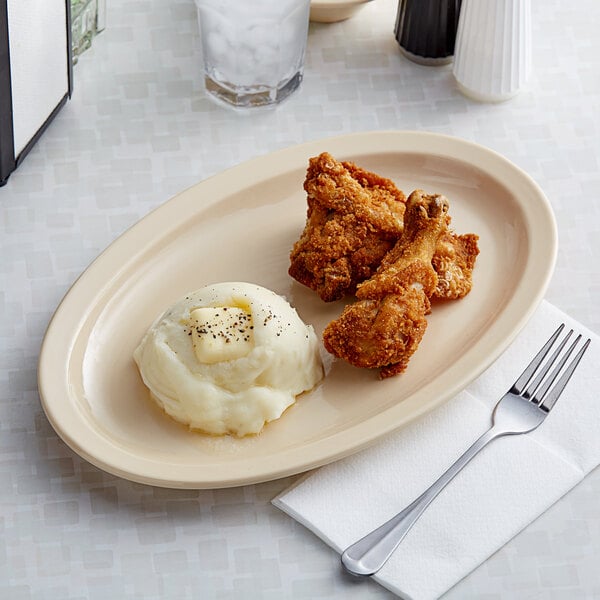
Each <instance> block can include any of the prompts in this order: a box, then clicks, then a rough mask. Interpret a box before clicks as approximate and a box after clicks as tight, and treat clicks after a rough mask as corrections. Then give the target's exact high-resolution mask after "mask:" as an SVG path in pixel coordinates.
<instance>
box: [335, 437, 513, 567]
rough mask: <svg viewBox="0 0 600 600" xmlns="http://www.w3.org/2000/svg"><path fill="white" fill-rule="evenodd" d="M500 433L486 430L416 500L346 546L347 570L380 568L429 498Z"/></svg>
mask: <svg viewBox="0 0 600 600" xmlns="http://www.w3.org/2000/svg"><path fill="white" fill-rule="evenodd" d="M502 433H503V432H502V431H499V430H496V429H495V428H494V427H492V428H490V429H488V430H487V431H486V432H485V433H484V434H483V435H482V436H481V437H480V438H479V439H477V440H476V441H475V442H474V443H473V444H472V445H471V446H470V447H469V448H468V450H466V452H465V453H464V454H463V455H462V456H460V458H458V460H456V462H454V463H453V464H452V465H451V466H450V467H449V468H448V469H447V470H446V471H445V472H444V473H443V474H442V475H441V476H440V477H439V479H438V480H437V481H435V482H434V483H433V484H432V485H431V486H430V487H428V488H427V489H426V490H425V491H424V492H423V493H422V494H421V495H420V496H419V497H418V498H417V499H416V500H414V501H413V502H411V503H410V504H409V505H408V506H407V507H406V508H405V509H404V510H402V511H401V512H399V513H398V514H397V515H396V516H394V517H392V518H391V519H390V520H389V521H387V522H386V523H384V524H383V525H381V526H379V527H378V528H377V529H374V530H373V531H371V533H368V534H367V535H366V536H365V537H363V538H361V539H360V540H358V542H355V543H354V544H352V545H351V546H349V547H348V548H346V550H345V551H344V552H343V554H342V565H343V566H344V568H345V569H346V571H348V572H349V573H351V574H353V575H364V576H367V575H373V574H374V573H376V572H377V571H379V569H381V567H383V565H384V564H385V563H386V562H387V560H388V559H389V557H390V556H391V555H392V553H393V552H394V550H395V549H396V548H397V547H398V545H399V544H400V542H401V541H402V540H403V539H404V536H405V535H406V534H407V533H408V531H409V530H410V528H411V527H412V526H413V525H414V524H415V522H416V521H417V519H418V518H419V517H420V516H421V515H422V514H423V512H424V511H425V509H426V508H427V507H428V506H429V504H430V503H431V502H432V500H433V499H434V498H435V497H436V496H437V495H438V494H439V493H440V492H441V491H442V490H443V489H444V488H445V487H446V486H447V485H448V483H450V481H451V480H452V479H453V478H454V477H455V476H456V475H457V474H458V473H459V472H460V471H461V470H462V469H463V467H465V466H466V465H467V464H468V463H469V461H470V460H471V459H472V458H473V457H474V456H475V455H476V454H477V453H478V452H479V451H480V450H481V449H482V448H483V447H484V446H486V445H487V444H488V443H489V442H491V441H492V440H493V439H495V438H496V437H499V436H500V435H502Z"/></svg>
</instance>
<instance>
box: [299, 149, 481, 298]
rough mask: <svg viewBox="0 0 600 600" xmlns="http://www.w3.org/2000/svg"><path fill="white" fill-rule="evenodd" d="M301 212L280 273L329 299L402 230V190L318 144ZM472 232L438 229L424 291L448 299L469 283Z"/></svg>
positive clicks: (372, 265)
mask: <svg viewBox="0 0 600 600" xmlns="http://www.w3.org/2000/svg"><path fill="white" fill-rule="evenodd" d="M304 189H305V190H306V193H307V202H308V209H307V218H306V224H305V227H304V230H303V232H302V234H301V236H300V238H299V240H298V241H297V242H296V243H295V244H294V246H293V249H292V251H291V254H290V267H289V270H288V273H289V274H290V275H291V277H293V278H294V279H295V280H296V281H298V282H299V283H302V284H303V285H306V286H307V287H309V288H311V289H312V290H314V291H316V292H317V294H318V295H319V296H320V298H321V299H322V300H324V301H325V302H331V301H334V300H339V299H341V298H343V297H344V296H348V295H352V294H354V293H355V292H356V288H357V286H358V284H360V283H362V282H363V281H365V280H367V279H369V278H370V277H371V276H372V275H373V274H374V273H375V271H376V270H377V268H378V267H379V265H380V263H381V262H382V260H383V259H384V257H385V255H386V254H387V252H388V251H390V250H391V249H392V248H393V247H394V245H395V244H396V242H397V241H398V240H399V238H400V237H401V235H402V232H403V230H404V212H405V202H406V197H405V195H404V193H403V192H402V191H401V190H399V189H398V188H397V187H396V186H395V184H394V183H393V182H392V181H391V180H390V179H386V178H384V177H381V176H380V175H377V174H376V173H372V172H370V171H366V170H364V169H361V168H360V167H358V166H356V165H355V164H354V163H351V162H339V161H337V160H336V159H335V158H334V157H333V156H331V154H329V153H327V152H323V153H322V154H320V155H319V156H316V157H314V158H311V159H309V166H308V170H307V173H306V179H305V181H304ZM477 240H478V236H476V235H474V234H470V233H469V234H466V235H456V234H454V233H453V232H451V231H446V232H445V234H444V235H443V236H441V237H440V239H439V242H438V245H437V247H436V249H435V253H434V255H433V258H432V264H433V268H434V269H435V271H436V272H437V274H438V285H437V287H436V289H435V290H434V292H433V293H432V294H431V297H432V298H437V299H444V300H455V299H458V298H462V297H463V296H466V295H467V294H468V293H469V291H470V290H471V286H472V273H473V267H474V265H475V259H476V258H477V255H478V253H479V248H478V246H477Z"/></svg>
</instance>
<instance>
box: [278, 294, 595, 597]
mask: <svg viewBox="0 0 600 600" xmlns="http://www.w3.org/2000/svg"><path fill="white" fill-rule="evenodd" d="M561 322H564V323H566V325H567V327H569V328H573V329H575V330H576V331H579V332H581V333H583V334H584V336H587V337H590V338H592V343H591V345H590V347H589V349H588V351H587V353H586V355H585V356H584V357H583V360H582V361H581V363H580V365H579V368H578V369H577V371H576V372H575V375H574V376H573V378H572V379H571V382H570V383H569V385H568V386H567V388H566V389H565V391H564V392H563V395H562V396H561V398H560V400H559V401H558V404H557V405H556V407H555V408H554V410H553V411H552V413H551V414H550V415H549V417H548V418H547V419H546V421H545V422H544V423H543V425H542V426H541V427H540V428H539V429H537V430H536V431H534V432H532V433H530V434H527V435H520V436H509V437H505V438H500V439H497V440H495V441H493V442H492V443H491V444H490V445H489V446H487V447H486V448H485V449H484V450H483V451H482V452H481V453H480V454H479V455H478V456H477V457H475V459H473V461H472V462H471V463H470V464H469V465H468V466H467V467H466V468H465V469H464V470H463V471H462V472H461V473H459V475H458V476H457V477H456V478H455V479H454V481H452V482H451V483H450V484H449V485H448V487H447V488H446V489H445V490H443V491H442V492H441V493H440V495H439V496H438V497H437V498H436V499H435V500H434V502H433V503H432V504H431V505H430V506H429V508H428V509H427V510H426V511H425V513H424V514H423V515H422V516H421V518H420V519H419V521H417V523H416V524H415V525H414V527H413V528H412V530H411V531H410V532H409V533H408V535H407V536H406V537H405V538H404V540H403V541H402V543H401V544H400V546H399V547H398V549H397V550H396V552H395V553H394V555H393V556H392V557H391V559H390V560H389V561H388V562H387V563H386V565H385V566H384V567H383V568H382V569H381V570H380V571H379V573H377V574H376V575H375V576H373V578H374V579H375V580H376V581H378V582H379V583H380V584H381V585H383V586H384V587H386V588H388V589H389V590H391V591H392V592H394V593H396V594H397V595H399V596H400V597H402V598H411V599H414V600H426V599H429V598H438V597H439V596H440V595H442V594H443V593H444V592H446V591H447V590H448V589H449V588H451V587H452V586H453V585H455V584H456V583H457V582H458V581H459V580H460V579H462V578H463V577H464V576H465V575H467V574H468V573H469V572H471V571H472V570H473V569H475V568H476V567H477V566H478V565H479V564H481V563H482V562H483V561H485V560H486V559H487V558H488V557H489V556H490V555H491V554H493V553H494V552H495V551H496V550H498V549H499V548H500V547H501V546H502V545H504V544H505V543H506V542H507V541H509V540H510V539H511V538H512V537H514V536H515V535H516V534H517V533H518V532H519V531H520V530H521V529H523V528H524V527H525V526H526V525H528V524H529V523H530V522H531V521H533V520H534V519H535V518H536V517H538V516H539V515H540V514H541V513H543V512H544V511H545V510H547V509H548V508H549V507H550V506H551V505H552V504H553V503H554V502H556V501H557V500H558V499H559V498H560V497H561V496H563V495H564V494H565V493H566V492H567V491H568V490H570V489H571V488H572V487H573V486H575V485H576V484H577V483H578V482H580V481H581V480H582V479H583V478H584V477H585V476H586V475H587V473H589V472H590V471H591V470H592V469H593V468H594V467H596V466H597V465H598V464H600V399H599V398H598V395H599V391H600V376H599V375H598V372H597V367H598V365H599V364H600V360H599V358H600V338H599V337H598V336H596V335H595V334H593V333H592V332H590V331H588V330H587V329H585V328H584V327H583V326H581V325H580V324H579V323H577V322H575V321H574V320H573V319H571V318H570V317H568V316H567V315H565V314H564V313H562V312H561V311H559V310H558V309H557V308H556V307H554V306H552V305H551V304H549V303H547V302H543V303H542V304H541V305H540V307H539V308H538V309H537V311H536V312H535V314H534V316H533V317H532V319H531V320H530V322H529V323H528V324H527V326H526V327H525V328H524V329H523V331H522V332H521V333H520V334H519V336H518V338H517V339H516V341H515V342H514V343H513V344H512V345H511V346H510V348H509V349H508V350H507V351H506V352H505V353H504V354H503V355H502V356H501V357H500V359H499V360H497V361H496V362H495V363H494V365H493V366H492V367H490V368H489V369H488V370H487V371H486V372H485V373H484V374H483V375H481V376H480V377H479V379H477V380H476V381H475V382H474V383H472V384H471V385H470V386H468V388H467V389H466V390H465V391H463V392H461V393H460V394H459V395H458V396H456V397H455V398H454V399H452V400H451V401H450V402H447V403H446V404H444V405H443V406H441V407H440V408H438V409H436V410H435V411H433V412H431V413H429V414H427V415H425V417H423V418H421V419H420V420H419V421H418V422H415V423H412V424H411V425H409V426H408V427H406V428H404V429H402V430H401V431H399V432H398V433H395V434H393V435H392V436H389V437H387V438H386V439H385V440H384V441H382V442H380V443H378V444H377V445H375V446H373V447H371V448H369V449H367V450H365V451H363V452H361V453H359V454H356V455H354V456H351V457H348V458H346V459H343V460H340V461H338V462H336V463H333V464H331V465H327V466H325V467H323V468H321V469H319V470H317V471H315V472H313V473H311V474H310V475H308V476H307V477H306V478H304V479H302V480H301V481H300V482H299V483H297V484H296V485H295V486H293V487H292V488H290V489H289V490H286V491H285V492H283V493H282V494H280V495H279V496H278V497H277V498H275V499H274V500H273V504H274V505H275V506H277V507H278V508H280V509H282V510H283V511H285V512H286V513H288V514H289V515H290V516H292V517H293V518H294V519H296V520H298V521H299V522H301V523H302V524H303V525H305V526H306V527H308V528H309V529H310V530H312V531H313V532H314V533H315V534H316V535H318V536H319V537H320V538H321V539H323V541H325V542H326V543H327V544H329V545H330V546H331V547H333V548H334V549H335V550H337V551H338V552H342V551H343V550H344V549H345V548H346V547H347V546H349V545H350V544H351V543H353V542H355V541H356V540H358V539H359V538H361V537H362V536H364V535H365V534H366V533H368V532H369V531H370V530H371V529H373V528H374V527H376V526H378V525H380V524H381V523H383V522H384V521H386V520H388V519H389V518H391V517H392V516H393V515H394V514H396V513H397V512H398V511H400V510H401V509H402V508H404V507H405V506H406V505H407V504H409V503H410V502H411V501H412V500H413V499H414V498H416V497H417V496H418V495H419V494H421V492H423V490H424V489H425V488H427V487H428V486H429V485H430V484H431V483H432V482H433V481H434V480H435V479H437V477H438V476H439V475H441V474H442V473H443V472H444V471H445V470H446V468H447V467H448V466H449V465H450V464H451V463H452V462H454V460H456V459H457V458H458V457H459V456H460V455H461V454H462V453H463V452H464V450H466V449H467V447H468V446H469V445H470V444H471V443H472V442H473V441H475V439H476V438H477V437H479V435H480V434H482V433H483V432H484V431H485V430H486V429H487V428H488V427H489V426H490V425H491V413H492V409H493V407H494V406H495V404H496V403H497V401H498V399H499V398H500V397H501V396H502V395H503V394H504V393H505V392H506V390H507V389H508V388H509V386H510V384H511V383H512V382H513V381H514V380H515V379H516V378H517V376H518V375H519V374H520V373H521V371H522V370H523V369H524V367H525V366H526V365H527V364H528V363H529V361H530V360H531V358H532V357H533V356H534V355H535V353H536V352H537V350H538V349H539V348H540V347H541V346H542V344H543V343H544V342H545V341H546V340H547V339H548V338H549V337H550V335H551V334H552V332H553V331H554V330H555V329H556V327H557V326H558V325H559V324H560V323H561ZM340 568H341V567H340Z"/></svg>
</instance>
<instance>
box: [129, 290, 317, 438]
mask: <svg viewBox="0 0 600 600" xmlns="http://www.w3.org/2000/svg"><path fill="white" fill-rule="evenodd" d="M134 359H135V361H136V363H137V365H138V367H139V370H140V373H141V376H142V379H143V381H144V383H145V384H146V386H148V388H149V389H150V391H151V395H152V397H153V398H154V400H155V401H156V402H157V403H158V404H159V405H160V406H161V407H162V408H163V409H164V410H165V412H167V413H168V414H169V415H170V416H171V417H173V418H174V419H176V420H177V421H180V422H181V423H184V424H186V425H188V426H189V427H190V429H199V430H201V431H204V432H207V433H211V434H216V435H221V434H226V433H231V434H234V435H237V436H244V435H247V434H251V433H258V432H259V431H260V430H261V429H262V427H263V426H264V424H265V423H268V422H269V421H272V420H273V419H277V418H279V417H280V416H281V414H282V413H283V411H284V410H285V409H286V408H287V407H288V406H290V405H291V404H293V403H294V401H295V397H296V396H297V395H298V394H300V393H302V392H303V391H306V390H309V389H311V388H312V387H313V386H315V385H316V384H317V383H318V382H319V381H320V379H321V378H322V377H323V367H322V363H321V360H320V356H319V342H318V340H317V337H316V335H315V333H314V331H313V328H312V327H311V326H309V325H308V326H307V325H305V324H304V323H303V322H302V320H301V319H300V317H299V316H298V314H297V313H296V311H295V310H294V309H293V308H292V307H291V306H290V305H289V304H288V303H287V302H286V300H285V299H284V298H282V297H281V296H278V295H277V294H275V293H273V292H271V291H270V290H267V289H265V288H263V287H260V286H258V285H253V284H249V283H220V284H216V285H211V286H207V287H205V288H202V289H200V290H198V291H196V292H193V293H191V294H188V295H187V296H186V297H185V298H183V299H181V300H180V301H179V302H177V303H176V304H175V305H174V306H172V307H171V308H170V309H169V310H167V312H166V313H165V314H164V315H162V316H161V317H160V318H159V319H158V320H157V321H156V322H155V323H154V324H153V325H152V327H151V328H150V329H149V331H148V332H147V333H146V335H145V336H144V339H143V340H142V342H141V344H140V345H139V346H138V348H137V349H136V350H135V352H134Z"/></svg>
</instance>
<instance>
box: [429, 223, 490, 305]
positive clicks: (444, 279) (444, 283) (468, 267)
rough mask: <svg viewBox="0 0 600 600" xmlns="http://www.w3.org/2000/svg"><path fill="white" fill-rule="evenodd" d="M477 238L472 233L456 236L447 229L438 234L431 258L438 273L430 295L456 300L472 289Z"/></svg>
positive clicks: (477, 249) (477, 250) (477, 251)
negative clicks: (436, 281) (440, 234)
mask: <svg viewBox="0 0 600 600" xmlns="http://www.w3.org/2000/svg"><path fill="white" fill-rule="evenodd" d="M478 240H479V236H478V235H475V234H474V233H466V234H464V235H456V234H455V233H452V232H451V231H446V232H445V233H444V234H443V235H442V236H440V239H439V240H438V243H437V246H436V249H435V254H434V255H433V259H432V261H431V263H432V265H433V268H434V269H435V272H436V273H437V276H438V283H437V286H436V288H435V291H434V292H433V296H432V297H433V298H438V299H444V300H456V299H458V298H463V297H464V296H466V295H467V294H468V293H469V292H470V291H471V287H472V285H473V268H474V267H475V260H476V258H477V255H478V254H479V247H478V245H477V241H478Z"/></svg>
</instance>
